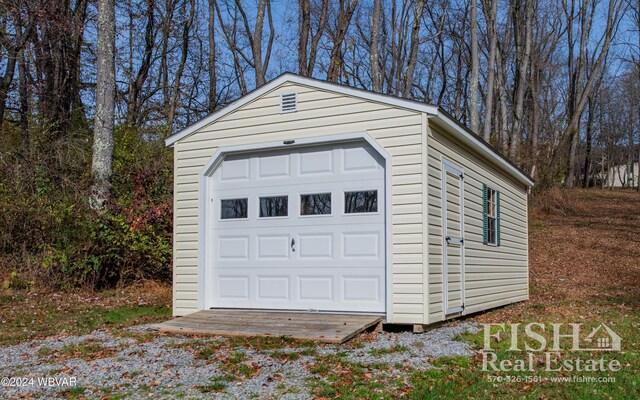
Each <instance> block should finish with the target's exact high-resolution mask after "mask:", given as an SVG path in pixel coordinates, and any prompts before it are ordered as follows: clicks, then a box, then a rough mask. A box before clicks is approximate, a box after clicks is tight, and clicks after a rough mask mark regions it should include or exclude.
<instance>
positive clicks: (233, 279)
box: [216, 276, 249, 300]
mask: <svg viewBox="0 0 640 400" xmlns="http://www.w3.org/2000/svg"><path fill="white" fill-rule="evenodd" d="M216 282H218V285H217V289H218V290H217V296H218V297H219V298H221V299H234V300H235V299H241V300H248V299H249V276H218V277H217V279H216Z"/></svg>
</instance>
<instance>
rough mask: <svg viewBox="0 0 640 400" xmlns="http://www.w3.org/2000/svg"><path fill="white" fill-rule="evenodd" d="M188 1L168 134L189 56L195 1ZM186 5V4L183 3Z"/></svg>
mask: <svg viewBox="0 0 640 400" xmlns="http://www.w3.org/2000/svg"><path fill="white" fill-rule="evenodd" d="M188 1H189V17H188V18H187V20H186V21H185V23H184V27H183V29H182V46H181V47H182V53H181V56H180V63H179V64H178V70H177V71H176V75H175V78H174V81H173V91H172V94H171V102H170V104H169V115H168V116H167V129H168V131H169V133H170V132H171V131H173V121H174V119H175V116H176V109H177V107H178V99H179V98H180V84H181V81H182V74H183V73H184V67H185V64H186V62H187V56H188V55H189V33H190V32H191V25H193V17H194V15H195V9H196V4H195V0H188ZM185 5H186V2H185Z"/></svg>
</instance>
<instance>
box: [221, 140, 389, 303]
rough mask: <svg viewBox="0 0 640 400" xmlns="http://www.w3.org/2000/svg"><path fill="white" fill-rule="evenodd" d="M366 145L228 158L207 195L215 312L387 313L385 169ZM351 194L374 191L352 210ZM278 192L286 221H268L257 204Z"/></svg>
mask: <svg viewBox="0 0 640 400" xmlns="http://www.w3.org/2000/svg"><path fill="white" fill-rule="evenodd" d="M367 146H368V145H367ZM367 146H365V147H363V146H362V145H361V144H355V143H352V144H348V145H343V146H336V145H334V146H322V147H314V148H308V149H301V150H297V151H289V152H282V151H279V152H271V153H262V154H260V153H258V154H255V155H251V154H249V155H238V156H232V157H228V158H227V159H226V160H224V161H223V163H222V164H221V167H220V168H218V170H216V171H215V173H214V175H213V177H212V178H211V179H213V181H214V184H213V185H211V186H210V187H211V188H212V190H211V191H210V192H209V197H210V203H211V207H210V208H209V209H210V210H211V211H212V212H211V213H210V214H209V215H211V218H212V224H211V234H212V235H211V237H213V240H215V246H214V247H213V249H211V251H212V252H215V253H216V254H215V255H214V257H212V260H213V261H212V263H211V264H210V266H209V268H211V269H212V271H213V274H212V280H211V282H212V283H211V291H212V292H213V293H211V295H212V296H211V297H212V298H213V300H212V303H211V306H213V307H231V308H266V309H283V310H288V309H294V310H309V309H314V310H322V311H361V312H384V308H385V271H386V269H385V243H384V238H385V233H384V224H385V218H384V210H385V203H384V202H385V198H384V168H383V165H384V164H383V160H382V158H381V157H380V156H379V155H377V153H375V151H374V150H373V149H372V148H369V147H367ZM346 192H349V193H351V192H369V193H355V194H349V195H348V196H350V197H349V201H350V203H349V204H350V205H349V207H345V197H346V196H347V195H345V193H346ZM371 192H374V196H376V197H371V196H372V194H371ZM275 195H277V196H286V199H287V207H286V209H285V208H282V207H281V208H280V209H279V210H280V212H279V214H285V213H286V216H276V217H261V216H260V215H261V214H260V198H264V197H268V196H275ZM303 196H305V197H304V199H303ZM358 196H360V197H358ZM367 196H368V197H367ZM228 199H247V200H246V206H245V203H244V201H240V202H234V203H231V202H228V201H227V202H226V203H223V200H228ZM361 199H362V200H361ZM374 201H375V202H374ZM318 202H321V203H322V204H321V205H322V207H319V206H318V204H316V203H318ZM372 202H373V203H372ZM223 204H224V206H225V207H227V208H226V209H223ZM236 204H240V205H241V206H242V207H241V208H242V209H241V210H236V208H237V207H235V205H236ZM374 205H375V206H374ZM231 206H234V207H235V208H233V210H229V208H228V207H231ZM244 208H246V212H245V211H244ZM349 211H350V212H352V213H349ZM353 212H355V213H353ZM263 214H264V210H263ZM230 217H234V218H235V219H230Z"/></svg>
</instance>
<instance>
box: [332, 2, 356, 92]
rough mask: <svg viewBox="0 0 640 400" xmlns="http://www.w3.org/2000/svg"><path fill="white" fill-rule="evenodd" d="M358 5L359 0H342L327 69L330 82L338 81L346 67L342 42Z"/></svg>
mask: <svg viewBox="0 0 640 400" xmlns="http://www.w3.org/2000/svg"><path fill="white" fill-rule="evenodd" d="M357 6H358V0H340V5H339V10H338V23H337V25H336V32H335V34H334V36H333V44H332V47H331V56H330V57H329V68H328V70H327V80H328V81H329V82H338V79H339V78H340V74H341V72H342V70H343V68H344V65H343V63H344V59H343V58H344V57H343V54H342V42H343V41H344V38H345V36H346V35H347V30H348V29H349V24H350V23H351V17H352V16H353V12H354V11H355V10H356V7H357Z"/></svg>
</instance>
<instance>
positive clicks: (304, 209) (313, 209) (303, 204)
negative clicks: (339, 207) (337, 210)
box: [300, 193, 331, 215]
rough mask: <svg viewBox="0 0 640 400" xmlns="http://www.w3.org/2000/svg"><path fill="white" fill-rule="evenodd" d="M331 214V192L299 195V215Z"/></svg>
mask: <svg viewBox="0 0 640 400" xmlns="http://www.w3.org/2000/svg"><path fill="white" fill-rule="evenodd" d="M326 214H331V193H318V194H303V195H301V196H300V215H326Z"/></svg>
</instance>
